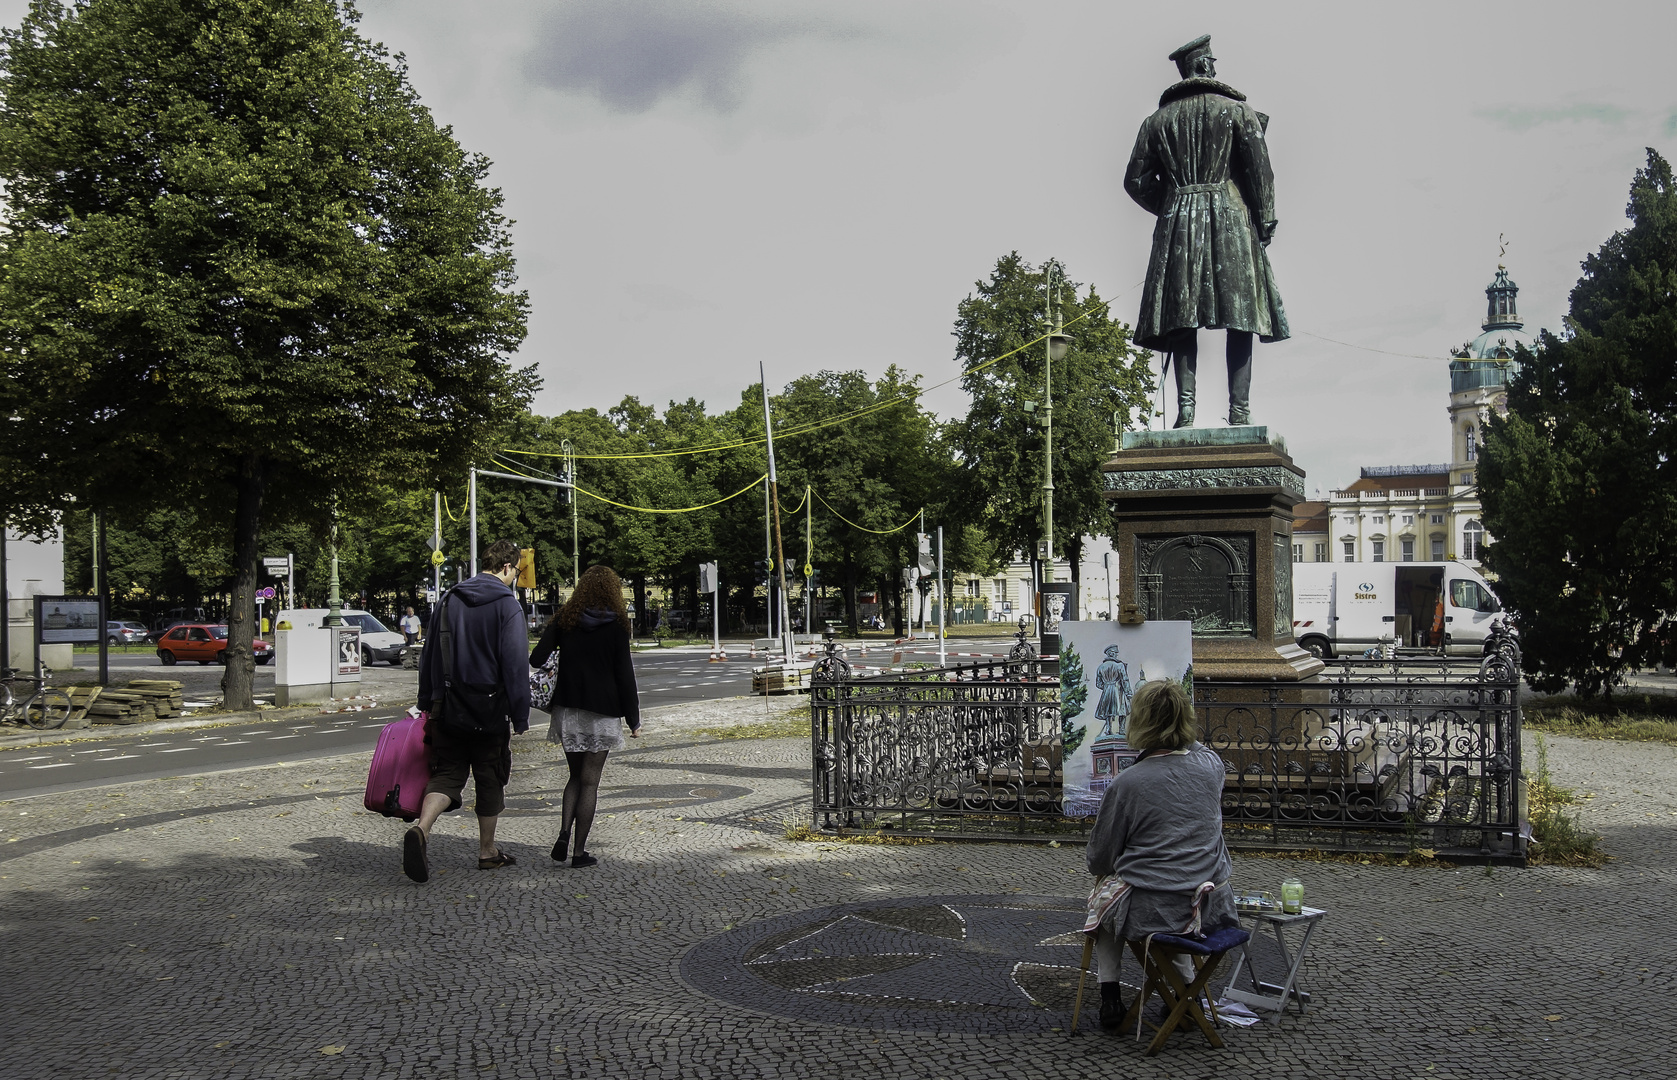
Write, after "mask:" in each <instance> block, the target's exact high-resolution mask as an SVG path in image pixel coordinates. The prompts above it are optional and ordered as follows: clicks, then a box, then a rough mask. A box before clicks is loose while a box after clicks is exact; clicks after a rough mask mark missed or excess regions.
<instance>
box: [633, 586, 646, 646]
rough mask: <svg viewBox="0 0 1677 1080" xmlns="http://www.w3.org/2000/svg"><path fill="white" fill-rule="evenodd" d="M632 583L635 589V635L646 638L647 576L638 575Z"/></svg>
mask: <svg viewBox="0 0 1677 1080" xmlns="http://www.w3.org/2000/svg"><path fill="white" fill-rule="evenodd" d="M630 581H631V583H632V584H633V585H634V589H635V635H636V636H637V637H644V636H645V635H646V633H647V622H646V575H645V574H636V575H635V576H634V577H633V578H631V579H630Z"/></svg>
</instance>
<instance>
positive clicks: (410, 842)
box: [402, 825, 431, 882]
mask: <svg viewBox="0 0 1677 1080" xmlns="http://www.w3.org/2000/svg"><path fill="white" fill-rule="evenodd" d="M402 873H404V874H406V875H407V876H408V878H409V880H411V881H418V882H423V881H425V880H426V879H427V878H429V877H430V876H431V866H430V863H429V861H428V860H427V859H426V858H425V830H424V829H421V828H420V827H419V826H418V825H415V826H414V827H413V828H411V829H409V830H408V831H407V832H406V833H404V834H402Z"/></svg>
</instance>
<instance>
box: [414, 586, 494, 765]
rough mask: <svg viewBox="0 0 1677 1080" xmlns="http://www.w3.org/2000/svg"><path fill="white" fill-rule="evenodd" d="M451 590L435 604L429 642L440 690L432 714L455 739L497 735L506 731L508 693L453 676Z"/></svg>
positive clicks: (428, 646)
mask: <svg viewBox="0 0 1677 1080" xmlns="http://www.w3.org/2000/svg"><path fill="white" fill-rule="evenodd" d="M452 599H454V590H452V589H450V590H449V591H448V592H446V593H444V594H443V599H442V603H441V604H439V605H437V619H436V625H435V626H434V627H433V628H432V631H431V642H432V643H431V645H427V646H426V648H432V647H435V648H436V650H437V662H438V664H440V665H441V668H442V677H443V688H442V693H441V694H440V695H438V697H437V699H436V700H435V701H433V702H432V703H431V715H432V717H434V718H435V719H436V720H437V722H438V723H440V724H442V726H443V730H444V731H447V732H448V733H449V734H450V735H454V736H456V737H458V738H466V739H472V738H480V737H482V736H484V735H500V734H503V733H504V732H505V731H506V730H507V723H508V721H507V693H506V689H505V688H504V687H503V686H501V684H500V683H469V682H457V681H455V678H454V630H453V628H452V627H451V626H450V625H449V618H448V615H449V611H448V609H449V601H450V600H452Z"/></svg>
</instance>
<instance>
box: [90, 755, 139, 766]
mask: <svg viewBox="0 0 1677 1080" xmlns="http://www.w3.org/2000/svg"><path fill="white" fill-rule="evenodd" d="M139 756H140V755H139V754H124V755H122V756H121V757H102V758H94V759H93V761H94V764H96V765H100V764H104V763H105V762H107V761H132V760H133V759H134V758H137V757H139Z"/></svg>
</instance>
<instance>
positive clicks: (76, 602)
mask: <svg viewBox="0 0 1677 1080" xmlns="http://www.w3.org/2000/svg"><path fill="white" fill-rule="evenodd" d="M104 630H105V620H104V619H103V618H102V617H101V616H100V613H99V598H98V597H96V596H37V597H35V641H36V642H37V643H38V644H41V645H59V644H63V643H66V642H68V643H73V644H77V645H83V644H88V645H91V644H96V643H97V642H98V641H99V636H100V635H101V634H103V633H104Z"/></svg>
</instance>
